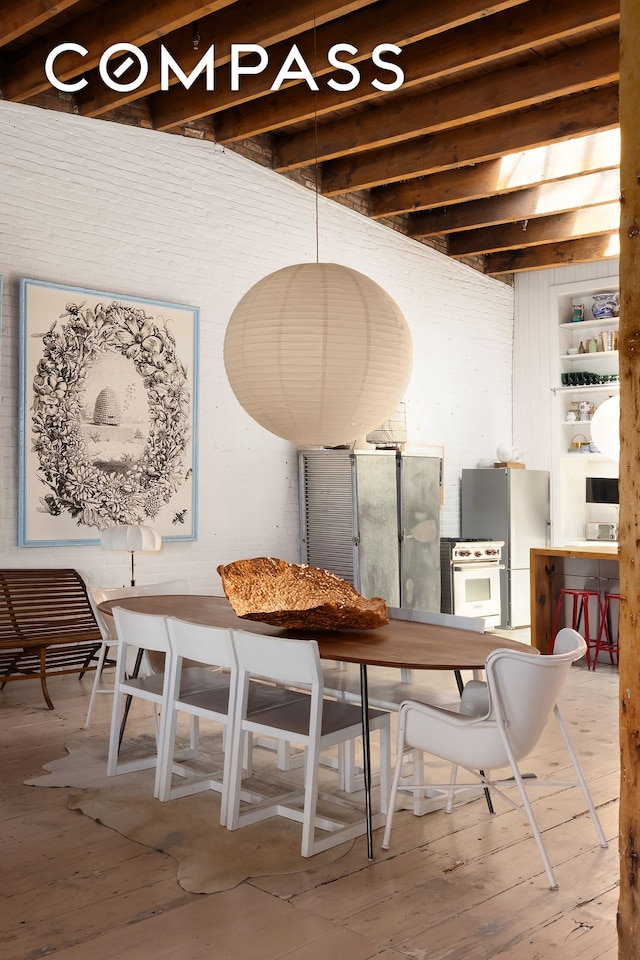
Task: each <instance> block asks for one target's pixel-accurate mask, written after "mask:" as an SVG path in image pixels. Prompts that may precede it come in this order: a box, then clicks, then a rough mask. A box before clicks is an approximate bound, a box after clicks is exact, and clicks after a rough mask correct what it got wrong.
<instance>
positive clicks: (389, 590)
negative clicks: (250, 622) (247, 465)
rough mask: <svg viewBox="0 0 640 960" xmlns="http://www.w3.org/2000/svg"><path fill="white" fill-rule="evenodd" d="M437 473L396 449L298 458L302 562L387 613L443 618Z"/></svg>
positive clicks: (429, 460) (431, 462)
mask: <svg viewBox="0 0 640 960" xmlns="http://www.w3.org/2000/svg"><path fill="white" fill-rule="evenodd" d="M440 467H441V464H440V460H439V459H438V458H435V457H421V456H412V455H404V454H401V453H399V452H396V451H393V450H381V451H352V450H319V449H318V450H303V451H301V452H300V454H299V477H300V540H301V559H302V562H303V563H309V564H312V565H313V566H315V567H321V568H322V569H325V570H332V571H333V572H334V573H337V574H338V575H339V576H341V577H344V579H345V580H348V581H349V583H352V584H353V585H354V587H355V588H356V589H357V590H358V591H359V592H360V593H361V594H362V595H363V596H365V597H374V596H376V597H384V599H385V600H386V601H387V603H388V605H389V606H392V607H399V606H405V607H411V608H416V609H419V610H433V611H438V610H439V609H440V546H439V544H440V522H439V517H440V495H439V489H440V488H439V483H440Z"/></svg>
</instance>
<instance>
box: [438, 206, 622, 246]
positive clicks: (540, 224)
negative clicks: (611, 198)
mask: <svg viewBox="0 0 640 960" xmlns="http://www.w3.org/2000/svg"><path fill="white" fill-rule="evenodd" d="M619 224H620V204H619V203H603V204H600V205H598V206H595V207H586V208H584V209H582V210H580V209H577V210H570V211H568V212H566V213H560V214H557V215H554V216H551V217H539V218H537V219H535V220H521V221H520V222H519V223H509V224H501V225H500V226H497V227H485V228H484V229H482V230H464V231H463V232H462V233H454V234H451V236H450V237H449V239H448V244H447V253H448V254H449V256H450V257H472V256H479V255H480V254H485V253H496V252H497V251H499V250H517V249H524V248H526V247H533V246H537V245H538V244H541V243H557V242H559V241H564V240H574V239H576V238H577V237H588V236H595V235H597V234H603V233H612V232H613V231H615V230H617V229H618V226H619Z"/></svg>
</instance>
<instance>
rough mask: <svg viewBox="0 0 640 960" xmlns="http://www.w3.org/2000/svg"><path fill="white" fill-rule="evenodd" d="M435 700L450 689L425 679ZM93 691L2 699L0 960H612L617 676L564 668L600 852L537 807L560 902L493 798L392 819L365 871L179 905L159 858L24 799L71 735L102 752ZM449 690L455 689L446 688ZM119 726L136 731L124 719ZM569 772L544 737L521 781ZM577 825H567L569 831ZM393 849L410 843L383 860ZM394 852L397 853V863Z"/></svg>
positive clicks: (313, 875)
mask: <svg viewBox="0 0 640 960" xmlns="http://www.w3.org/2000/svg"><path fill="white" fill-rule="evenodd" d="M425 682H427V683H429V684H431V685H433V686H434V688H435V687H437V690H435V692H436V694H437V696H438V697H441V696H442V692H443V685H446V684H447V683H449V682H450V683H453V681H452V680H451V679H450V678H448V675H437V674H431V675H430V676H429V677H428V678H427V680H426V681H425ZM90 686H91V681H90V678H86V679H85V680H84V681H82V682H79V681H78V679H77V677H73V676H72V677H65V678H59V679H54V680H52V681H51V684H50V689H51V694H52V697H53V700H54V703H55V709H54V710H53V711H49V710H47V709H46V707H45V705H44V702H43V700H42V696H41V693H40V688H39V684H38V683H37V682H33V683H31V682H24V683H22V682H21V683H12V684H9V685H8V686H7V687H6V688H5V690H4V691H3V692H1V693H0V748H1V753H0V757H1V763H0V778H1V781H0V783H1V786H0V817H1V823H2V839H1V847H0V849H1V859H0V869H1V873H2V876H1V880H0V957H2V958H3V960H34V958H36V957H43V956H54V957H55V958H56V960H89V958H91V960H147V958H161V960H165V958H166V960H205V958H206V960H227V958H230V960H244V958H250V957H260V960H327V958H331V960H347V958H348V960H368V958H371V957H376V958H378V960H406V958H407V957H409V958H412V960H444V958H447V960H489V958H495V957H499V958H514V960H516V958H517V960H539V958H545V960H548V958H556V957H557V958H558V960H573V958H575V960H578V958H579V960H596V958H598V960H599V958H606V960H614V958H615V957H616V956H617V941H616V929H615V915H616V906H617V898H618V852H617V830H618V801H617V797H618V793H619V773H618V765H619V760H618V757H619V753H618V735H617V726H616V724H617V674H616V671H615V670H613V669H611V668H610V667H608V666H606V665H601V666H599V667H598V670H597V671H596V672H595V673H590V672H588V671H587V670H586V668H585V667H584V666H581V665H574V667H572V670H571V675H570V679H569V682H568V684H567V687H566V688H565V692H564V694H563V701H562V703H563V714H564V717H565V720H566V721H567V724H568V727H569V731H570V735H571V737H572V739H573V742H574V746H575V747H576V749H577V752H578V755H579V757H580V759H581V762H582V765H583V770H584V772H585V775H586V777H587V780H588V782H589V784H590V787H591V790H592V794H593V797H594V800H595V803H596V805H597V806H598V810H599V813H600V817H601V820H602V824H603V827H604V830H605V833H606V835H607V837H608V838H609V839H610V846H609V849H608V850H603V849H601V848H600V847H599V846H598V843H597V840H596V835H595V831H594V829H593V826H592V824H591V822H590V820H589V818H588V816H586V815H585V814H584V813H583V804H582V798H581V795H580V794H579V792H578V791H575V790H562V791H556V792H551V791H547V793H546V795H545V796H544V797H542V798H541V800H540V801H538V802H537V805H536V808H535V809H536V812H537V814H538V817H539V823H540V825H541V828H542V829H543V831H544V836H545V840H546V842H547V848H548V851H549V854H550V857H551V861H552V863H553V865H554V869H555V870H556V875H557V878H558V881H559V884H560V889H559V890H558V891H556V892H551V891H550V890H549V888H548V885H547V881H546V876H545V874H544V871H543V868H542V864H541V862H540V859H539V856H538V853H537V849H536V846H535V843H534V841H533V839H532V838H531V835H530V831H529V828H528V824H526V823H525V821H524V820H522V819H521V818H520V817H519V816H518V815H517V814H516V813H514V812H512V811H509V810H508V809H507V808H506V807H505V805H504V804H503V803H502V802H501V801H500V800H499V799H497V801H496V811H497V812H496V815H495V816H493V817H491V816H490V815H489V814H488V811H487V808H486V806H485V804H484V801H482V800H478V801H474V802H472V803H468V804H466V805H464V806H461V807H459V808H458V809H456V810H455V811H454V813H453V814H452V815H450V816H449V815H447V814H446V813H444V811H437V812H435V813H431V814H428V815H426V816H425V817H421V818H417V817H414V816H413V815H411V814H409V813H408V812H403V813H402V814H400V815H398V816H396V819H395V821H394V834H393V836H392V841H391V849H390V850H389V851H388V852H383V851H382V850H381V849H380V842H381V839H382V831H376V833H375V835H374V840H375V847H376V858H375V860H374V861H373V862H369V861H368V860H367V857H366V847H365V841H364V839H361V840H357V841H356V842H355V844H354V845H353V847H352V849H351V850H350V851H349V852H348V854H347V855H346V856H344V857H342V858H340V859H338V860H337V861H336V862H335V863H332V864H330V865H326V866H314V863H313V860H309V861H305V860H303V859H302V858H301V861H300V872H299V873H295V874H290V875H286V876H277V877H262V878H259V879H255V880H251V881H246V882H244V883H242V884H240V885H239V886H237V887H235V888H234V889H231V890H228V891H225V892H222V893H216V894H211V895H206V896H205V895H197V894H190V893H186V892H185V891H183V890H182V889H181V887H180V886H179V885H178V883H177V880H176V867H175V862H174V861H173V860H172V858H170V857H168V856H166V855H164V854H162V853H159V852H158V851H155V850H151V849H149V848H147V847H144V846H141V845H140V844H137V843H135V842H133V841H130V840H128V839H126V838H124V837H122V836H120V835H119V834H118V833H116V832H114V831H112V830H110V829H108V828H106V827H104V826H102V825H101V824H99V823H95V822H94V821H93V820H90V819H89V818H87V817H85V816H83V815H82V814H80V813H78V812H74V811H70V810H69V809H68V808H67V806H66V797H67V791H66V790H65V789H61V788H51V789H42V788H40V787H29V786H25V785H24V784H23V781H24V780H25V779H27V778H29V777H33V776H37V775H38V774H39V773H40V772H41V767H42V764H43V763H45V762H47V761H49V760H52V759H54V758H57V757H61V756H64V753H65V750H64V745H65V742H67V741H68V740H70V739H78V737H91V738H93V737H98V738H104V737H106V734H107V729H108V713H109V705H110V699H111V698H110V697H99V698H98V699H97V707H96V708H95V714H94V716H95V719H94V723H93V724H92V727H91V730H90V731H88V732H87V731H83V729H82V725H83V723H84V717H85V713H86V707H87V702H88V695H89V691H90ZM451 690H452V691H453V690H454V687H453V686H452V687H451ZM133 722H134V723H135V717H134V720H133ZM566 763H567V760H566V755H565V754H564V752H563V750H562V749H561V743H560V738H559V736H558V735H557V733H556V731H555V729H554V727H553V726H552V725H550V726H549V727H548V729H547V731H546V732H545V735H544V737H543V740H542V742H541V744H540V746H539V749H538V751H537V752H536V754H534V755H533V756H532V757H531V758H530V759H529V761H528V762H527V765H526V769H527V770H528V771H529V772H535V773H537V774H539V775H540V776H543V775H544V772H545V771H548V772H549V773H553V774H555V775H557V774H558V773H559V772H560V775H562V774H561V771H562V769H563V767H565V765H566ZM576 814H577V815H576ZM394 836H396V837H399V836H402V838H403V839H406V838H410V840H411V842H410V843H409V844H408V852H405V853H402V854H396V853H394V842H393V840H394ZM405 846H407V845H406V844H404V845H403V846H402V849H405Z"/></svg>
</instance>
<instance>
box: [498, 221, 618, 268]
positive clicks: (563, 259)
mask: <svg viewBox="0 0 640 960" xmlns="http://www.w3.org/2000/svg"><path fill="white" fill-rule="evenodd" d="M619 255H620V238H619V235H618V232H617V231H616V232H615V233H605V234H603V235H602V236H599V237H584V238H582V239H580V240H567V241H565V242H564V243H544V244H541V245H540V246H539V247H530V248H529V249H527V250H512V251H507V252H505V253H490V254H488V256H487V257H486V258H485V270H486V273H488V274H491V275H492V276H498V275H499V274H505V273H520V272H521V271H523V270H543V269H545V268H546V267H560V266H566V265H568V264H571V263H593V261H595V260H611V259H613V258H614V257H618V256H619Z"/></svg>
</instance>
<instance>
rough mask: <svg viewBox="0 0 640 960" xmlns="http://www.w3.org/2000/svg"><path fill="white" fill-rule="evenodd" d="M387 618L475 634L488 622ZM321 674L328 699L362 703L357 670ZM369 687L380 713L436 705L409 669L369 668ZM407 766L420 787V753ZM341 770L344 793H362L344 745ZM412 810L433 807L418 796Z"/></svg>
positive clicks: (446, 616)
mask: <svg viewBox="0 0 640 960" xmlns="http://www.w3.org/2000/svg"><path fill="white" fill-rule="evenodd" d="M388 614H389V616H390V617H391V618H392V619H394V620H413V621H416V622H419V623H434V624H439V625H441V626H445V627H458V628H459V629H461V630H473V631H474V632H475V633H483V632H484V628H485V621H484V619H483V618H482V617H464V616H459V615H456V614H450V613H437V612H432V611H425V610H414V609H412V608H409V607H389V608H388ZM322 673H323V680H324V688H325V693H326V694H327V695H328V696H332V697H336V698H337V699H339V700H346V701H347V702H348V703H360V699H361V685H360V675H359V671H358V670H357V668H354V667H353V666H350V665H348V664H339V665H335V664H329V663H325V662H324V661H323V671H322ZM455 674H456V682H457V685H458V690H459V691H460V690H461V689H462V688H463V686H464V685H463V684H462V681H461V677H460V674H459V671H455ZM474 676H476V674H474ZM471 682H473V681H471ZM367 685H368V702H369V705H370V706H372V707H377V708H379V709H381V710H389V711H391V712H392V713H397V712H398V710H399V709H400V704H401V703H402V702H403V701H404V700H414V701H417V702H424V703H428V702H432V701H433V696H434V694H433V691H432V690H427V689H425V688H424V687H423V686H421V685H420V683H419V682H417V683H416V682H415V677H414V671H412V670H410V669H401V670H398V671H396V672H395V673H394V672H393V671H391V670H390V669H389V668H376V667H369V668H368V669H367ZM442 699H443V702H445V701H449V700H450V694H449V692H448V691H447V692H446V693H443V697H442ZM406 762H407V763H408V764H410V767H411V771H410V775H411V776H412V777H413V779H414V780H415V782H416V783H420V782H421V780H422V778H423V776H424V772H423V758H422V757H421V755H420V753H419V752H417V751H416V752H415V753H414V754H413V755H411V756H407V757H406ZM340 769H341V777H342V783H343V789H344V790H346V791H348V792H353V791H355V790H359V789H361V785H362V770H361V769H360V767H359V766H358V765H357V763H356V760H355V753H354V751H353V749H352V748H350V747H349V745H348V744H345V748H344V750H343V751H342V753H341V757H340ZM413 808H414V813H415V814H416V815H419V814H424V813H428V812H429V811H430V810H431V808H432V805H431V804H428V803H427V802H426V801H425V798H424V797H420V796H418V795H417V794H416V795H415V796H414V800H413Z"/></svg>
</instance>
